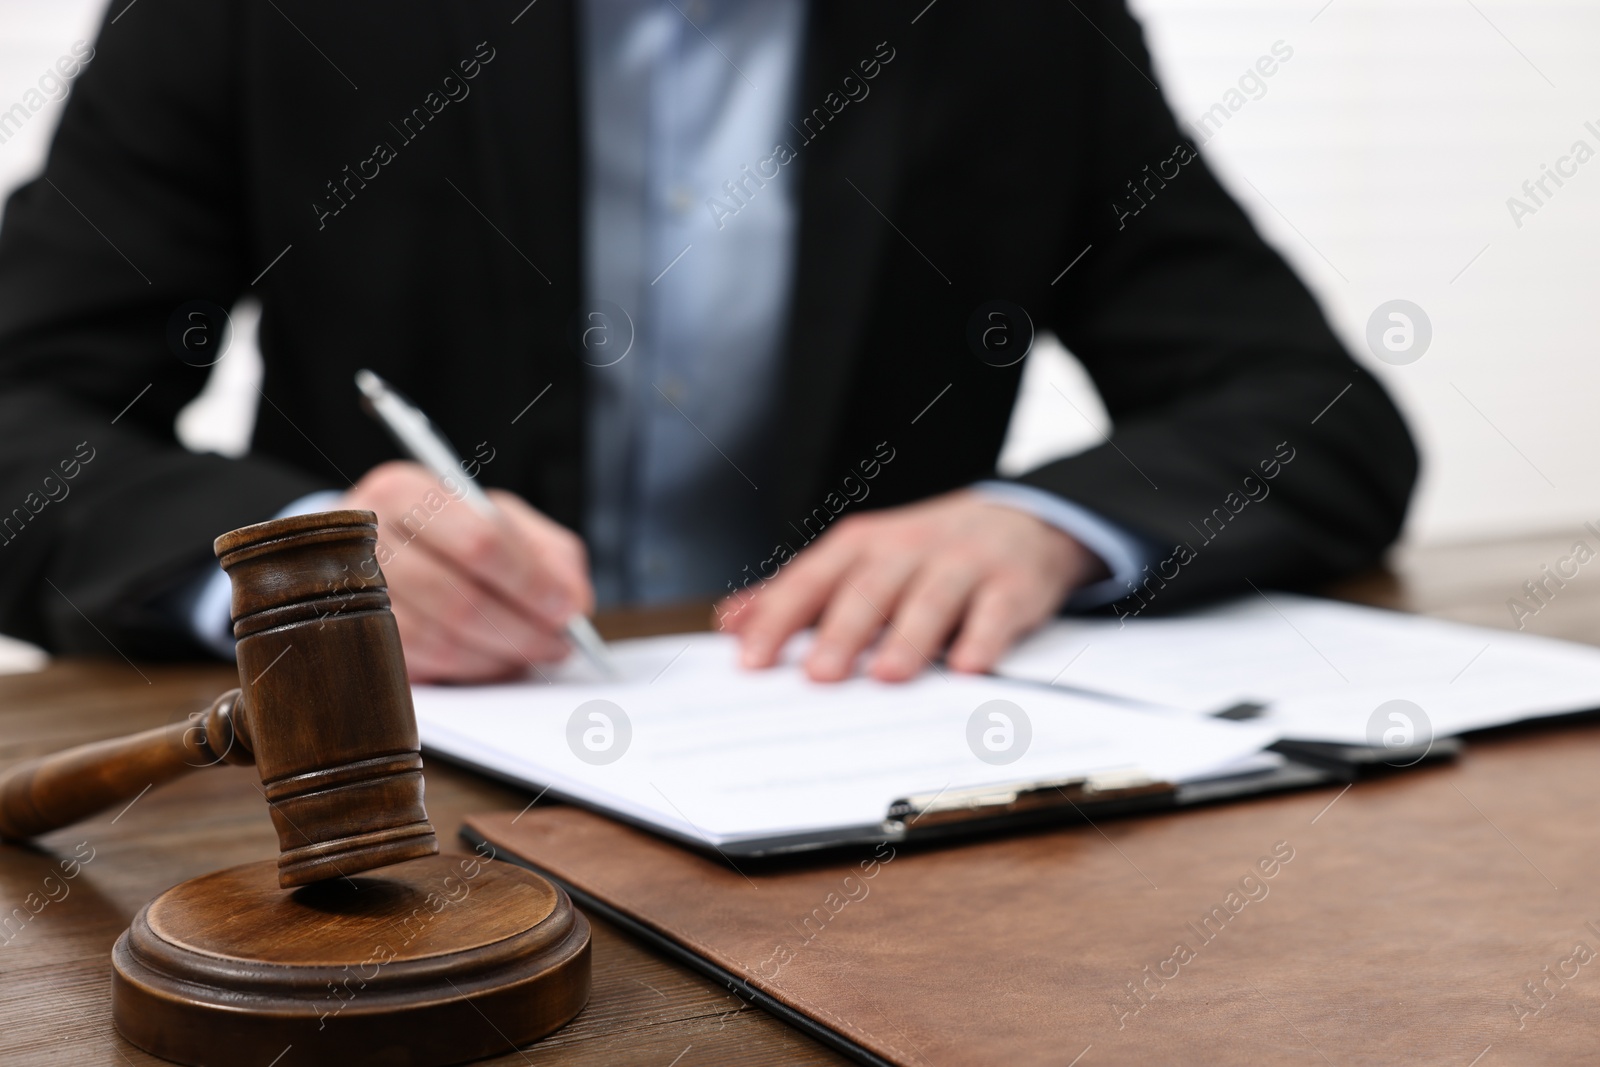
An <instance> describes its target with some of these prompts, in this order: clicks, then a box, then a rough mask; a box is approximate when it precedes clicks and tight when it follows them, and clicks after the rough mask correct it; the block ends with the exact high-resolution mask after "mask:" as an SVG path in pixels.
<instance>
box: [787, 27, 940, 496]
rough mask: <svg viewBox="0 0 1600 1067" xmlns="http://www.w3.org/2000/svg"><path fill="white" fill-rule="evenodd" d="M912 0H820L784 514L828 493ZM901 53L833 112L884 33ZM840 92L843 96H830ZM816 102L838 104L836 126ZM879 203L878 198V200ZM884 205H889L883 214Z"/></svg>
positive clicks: (896, 157) (892, 150) (806, 144)
mask: <svg viewBox="0 0 1600 1067" xmlns="http://www.w3.org/2000/svg"><path fill="white" fill-rule="evenodd" d="M901 7H902V5H898V4H871V5H863V4H851V3H848V2H846V0H812V4H811V13H810V24H809V26H808V28H807V41H806V59H805V68H804V70H805V73H804V76H803V78H802V87H801V91H800V97H799V101H798V104H797V114H796V116H795V119H794V123H793V126H794V127H795V128H796V129H795V133H796V136H797V138H798V143H795V144H794V147H795V148H796V150H797V152H798V153H799V163H800V168H801V170H800V240H799V250H798V260H797V263H796V269H795V284H794V292H793V295H792V301H791V306H790V312H789V327H788V334H787V338H786V344H785V355H784V394H783V395H784V408H783V415H782V427H783V429H782V436H781V438H780V440H782V441H783V453H782V455H783V459H782V466H781V479H780V489H779V501H778V503H779V507H780V508H781V509H782V510H781V511H780V513H779V515H777V516H775V519H776V520H777V521H778V522H779V523H780V525H781V522H782V519H783V517H785V516H793V515H796V514H801V513H804V512H807V511H809V510H810V509H811V508H812V507H813V506H814V505H816V504H817V503H819V499H820V496H821V483H822V480H823V478H824V477H825V472H824V471H823V469H822V468H823V465H824V464H825V463H827V462H828V459H829V454H830V451H831V446H832V445H833V443H834V437H835V434H836V431H837V429H838V427H839V423H840V419H841V417H842V414H843V411H844V407H845V404H846V402H847V399H848V392H849V389H850V379H851V371H852V368H853V365H854V363H855V362H856V361H857V360H858V359H859V358H860V353H859V346H860V337H861V331H862V329H863V325H864V316H865V314H866V310H867V307H868V304H869V301H870V298H871V296H872V292H871V290H872V280H873V278H874V277H875V276H876V274H877V271H878V268H879V265H880V263H881V260H882V253H883V248H884V241H885V240H886V238H892V237H893V231H892V229H891V227H890V225H889V224H888V223H887V222H885V221H884V216H887V217H888V218H890V219H892V218H894V215H895V202H896V200H897V192H898V182H899V174H900V150H899V149H900V143H901V137H900V135H901V130H902V128H903V126H904V122H903V116H904V114H905V112H906V107H907V101H908V99H909V95H910V91H911V88H912V86H911V73H912V71H911V69H910V66H911V64H910V62H909V56H908V54H907V53H908V52H909V49H908V48H906V47H903V46H904V45H905V44H906V38H907V33H906V29H907V27H908V26H909V18H902V17H901V15H902V14H903V12H902V11H901V10H900V9H901ZM882 41H887V42H888V44H889V46H890V47H893V48H895V50H896V55H895V58H894V60H893V61H892V62H891V63H890V64H888V65H885V66H883V67H882V68H881V69H880V71H879V74H878V76H877V77H876V78H874V79H873V80H872V81H870V82H867V83H866V84H867V85H869V86H870V90H871V91H870V92H869V93H868V94H867V95H866V96H865V97H864V98H863V99H861V100H860V101H857V102H851V103H848V104H845V105H844V106H843V107H842V108H841V109H840V111H839V113H838V114H836V115H831V110H830V108H829V107H828V104H829V103H830V102H831V103H832V104H833V105H834V106H835V107H838V106H839V104H838V101H839V100H841V99H844V91H843V87H842V82H843V80H844V79H845V77H846V76H851V75H853V76H854V77H855V78H856V79H857V81H860V80H861V70H860V69H859V67H858V64H859V63H860V62H861V61H862V60H870V59H872V58H873V53H874V50H875V49H876V47H877V46H878V43H879V42H882ZM830 94H833V95H832V96H830ZM813 109H819V110H820V111H821V112H822V113H823V114H830V115H831V118H830V119H829V121H828V122H827V123H826V125H821V126H820V128H819V123H818V122H817V121H815V119H813V121H812V122H811V123H810V124H809V125H807V124H806V122H805V120H806V119H807V117H810V116H812V115H813ZM869 201H870V202H869ZM880 211H881V212H882V213H883V214H882V215H880V214H879V212H880Z"/></svg>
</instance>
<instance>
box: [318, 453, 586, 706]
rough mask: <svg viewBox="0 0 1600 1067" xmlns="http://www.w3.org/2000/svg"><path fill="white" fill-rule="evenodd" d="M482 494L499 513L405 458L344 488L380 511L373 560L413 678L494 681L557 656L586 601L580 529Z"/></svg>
mask: <svg viewBox="0 0 1600 1067" xmlns="http://www.w3.org/2000/svg"><path fill="white" fill-rule="evenodd" d="M489 496H490V497H491V498H492V499H493V500H494V502H495V506H496V507H498V508H499V509H500V512H501V515H500V516H499V517H498V518H490V517H487V516H484V515H480V514H479V513H478V512H477V511H475V510H473V508H472V506H471V505H470V504H468V503H466V502H465V501H464V500H460V499H457V498H456V497H453V496H451V495H450V493H449V492H447V491H446V490H445V489H444V488H442V487H441V486H440V485H439V481H438V479H436V478H434V476H433V475H432V474H430V473H429V472H428V471H427V469H426V468H424V467H422V466H420V465H419V464H416V463H402V462H394V463H384V464H382V465H380V466H377V467H374V468H372V470H370V471H368V472H367V473H366V475H365V476H363V477H362V479H361V481H359V482H358V483H356V484H355V485H354V486H352V487H351V489H350V490H349V491H348V492H346V493H345V494H344V499H343V501H342V506H343V507H347V508H363V509H366V510H368V511H372V512H376V513H377V516H378V564H379V566H381V567H382V568H383V574H384V577H385V578H386V579H388V582H389V596H390V599H391V601H392V603H393V605H394V616H395V621H396V622H397V623H399V626H400V643H401V645H402V646H403V647H404V649H405V654H406V669H407V671H408V673H409V674H410V675H411V680H412V681H414V682H488V681H499V680H503V679H507V678H511V677H514V676H516V675H519V674H522V673H523V672H525V671H527V670H528V668H529V666H530V665H531V664H535V663H549V662H554V661H556V660H560V659H562V658H564V657H565V656H566V655H567V652H568V645H567V641H566V639H565V638H564V637H563V636H562V630H563V627H564V626H565V624H566V621H567V619H568V618H569V617H570V616H571V615H573V614H574V613H577V612H582V613H584V614H588V613H589V612H591V611H592V610H593V609H594V590H593V588H592V587H591V586H590V584H589V576H588V575H589V568H588V558H587V555H586V553H585V552H584V548H583V542H582V541H581V540H579V538H578V536H577V535H576V534H574V533H573V532H572V531H571V530H568V529H567V528H566V527H564V526H562V525H560V524H559V523H556V522H554V521H552V520H550V519H548V518H546V517H545V516H544V515H541V514H540V513H539V512H537V511H535V510H534V509H533V508H532V507H530V506H529V505H528V503H527V502H526V501H524V500H523V499H522V498H521V497H519V496H517V495H516V494H514V493H507V492H504V491H502V490H498V489H491V490H489ZM440 501H443V504H442V506H439V502H440ZM430 505H433V506H430Z"/></svg>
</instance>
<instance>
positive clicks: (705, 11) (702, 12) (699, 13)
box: [683, 0, 711, 22]
mask: <svg viewBox="0 0 1600 1067" xmlns="http://www.w3.org/2000/svg"><path fill="white" fill-rule="evenodd" d="M683 13H684V14H685V15H687V16H688V17H689V21H691V22H698V21H699V20H701V19H703V18H705V17H706V16H707V15H709V14H711V5H710V4H709V3H707V2H706V0H688V2H687V3H685V4H684V5H683Z"/></svg>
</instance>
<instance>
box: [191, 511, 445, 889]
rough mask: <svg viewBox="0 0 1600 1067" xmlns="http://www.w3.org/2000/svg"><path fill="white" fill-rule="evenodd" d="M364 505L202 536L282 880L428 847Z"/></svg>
mask: <svg viewBox="0 0 1600 1067" xmlns="http://www.w3.org/2000/svg"><path fill="white" fill-rule="evenodd" d="M377 533H378V527H377V517H376V516H375V515H373V513H372V512H370V511H330V512H323V513H321V514H315V515H299V516H294V517H291V518H287V519H274V520H273V521H271V522H263V523H258V524H257V525H255V526H246V527H244V528H243V529H239V530H234V531H233V532H232V533H227V534H223V535H222V536H221V537H219V538H217V540H216V553H217V558H218V560H220V561H221V563H222V567H223V569H224V570H225V571H227V572H228V576H229V578H230V579H231V580H232V582H233V633H234V636H235V637H236V638H238V658H239V686H240V689H241V691H242V697H241V700H240V703H241V705H242V713H241V712H240V711H235V713H234V715H233V723H232V726H233V729H234V731H235V732H236V733H237V734H238V735H239V737H240V740H241V741H243V742H244V743H245V744H246V745H247V746H248V748H249V749H250V751H251V752H252V753H254V756H255V763H256V767H257V768H258V769H259V770H260V773H261V787H262V791H263V792H264V793H265V795H266V798H267V806H268V808H269V809H270V810H271V813H272V821H273V824H274V826H276V827H277V831H278V847H279V850H280V855H279V857H278V882H279V884H280V885H281V886H283V887H284V888H286V889H287V888H291V887H293V886H300V885H306V884H309V883H311V882H319V881H323V880H325V879H329V878H338V877H341V876H346V875H352V874H356V873H357V872H360V871H365V870H370V869H372V868H374V867H383V866H386V865H388V864H391V863H399V862H401V861H403V860H409V859H415V858H417V857H419V856H428V855H432V854H434V853H436V852H438V851H439V842H438V839H437V838H436V837H435V836H434V832H433V826H432V824H431V823H429V822H428V813H427V811H426V810H425V809H424V808H423V804H422V788H423V787H422V756H421V755H420V753H419V751H418V749H419V747H420V745H419V741H418V738H417V721H416V715H415V713H414V711H413V710H412V707H411V689H410V687H409V686H408V685H407V683H406V668H405V659H404V657H403V655H402V654H401V651H400V632H399V630H398V629H397V628H396V627H395V621H394V615H393V614H391V613H390V611H389V593H388V588H387V586H386V584H385V582H384V578H383V573H382V572H381V571H380V570H379V569H378V563H377V559H376V557H375V554H374V553H375V550H376V547H377Z"/></svg>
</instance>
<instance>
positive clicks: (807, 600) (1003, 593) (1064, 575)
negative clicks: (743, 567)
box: [717, 490, 1105, 681]
mask: <svg viewBox="0 0 1600 1067" xmlns="http://www.w3.org/2000/svg"><path fill="white" fill-rule="evenodd" d="M1104 574H1105V565H1104V564H1103V563H1102V562H1101V561H1100V559H1099V557H1098V556H1096V555H1094V554H1093V553H1092V552H1090V551H1089V550H1088V549H1087V548H1084V547H1083V545H1081V544H1079V543H1078V542H1077V541H1076V540H1074V539H1073V538H1072V537H1070V536H1068V535H1067V534H1065V533H1063V532H1062V531H1060V530H1059V529H1057V528H1056V527H1054V526H1051V525H1050V524H1049V523H1046V522H1044V521H1043V520H1041V519H1037V518H1034V517H1033V516H1032V515H1029V514H1028V513H1026V512H1024V511H1019V510H1017V509H1016V508H1011V507H1007V506H1005V505H1002V504H995V503H990V502H988V501H986V500H985V499H984V498H983V497H982V496H980V495H979V494H977V493H975V492H972V491H971V490H960V491H958V492H954V493H949V494H947V495H945V496H940V497H935V498H933V499H932V500H926V501H923V502H921V503H918V504H912V505H909V506H907V507H901V508H891V509H886V510H884V511H880V512H869V513H866V514H862V515H854V516H850V517H848V518H844V519H841V520H839V522H837V523H836V524H835V525H834V526H833V527H832V528H831V529H830V530H828V532H827V533H825V534H824V535H823V536H822V537H821V538H820V539H819V540H818V541H817V543H816V544H815V545H813V546H812V547H810V548H808V549H806V550H805V551H804V552H802V553H801V554H800V555H799V556H798V557H796V558H795V560H794V562H793V563H790V564H789V565H788V566H787V568H785V570H784V572H783V573H781V574H779V575H778V577H777V578H775V579H773V580H772V581H771V582H770V583H768V584H767V585H766V586H764V587H762V588H761V589H759V590H757V591H755V592H754V595H753V596H750V597H749V598H748V599H747V600H741V599H739V598H738V597H737V596H735V597H729V598H727V599H725V600H724V601H722V602H721V603H720V604H719V605H717V615H718V617H719V618H721V619H722V620H723V626H724V628H725V629H727V630H731V631H733V632H735V633H737V634H739V635H740V637H741V639H742V643H743V660H744V664H745V666H747V667H768V666H771V665H772V663H773V662H774V660H775V659H776V658H777V655H778V652H779V650H780V649H781V648H782V647H783V644H784V642H785V641H787V640H788V639H789V637H790V636H792V635H793V634H794V633H795V632H796V631H798V630H800V629H802V628H804V627H806V626H809V625H811V624H812V623H814V622H817V620H818V619H819V618H820V619H821V622H820V623H819V624H818V626H817V635H816V643H815V644H814V645H813V646H812V648H811V651H810V653H809V654H808V655H807V657H806V662H805V667H806V673H808V674H809V675H810V676H811V677H812V678H813V679H815V680H817V681H835V680H838V679H841V678H845V677H847V676H849V674H850V673H851V671H852V670H853V668H854V666H855V661H856V658H857V657H858V656H859V655H860V653H861V651H862V650H863V649H864V648H866V647H867V646H868V645H869V644H871V643H872V641H873V640H874V639H875V638H877V637H878V636H879V634H880V632H882V631H883V630H884V628H885V627H888V632H887V633H886V634H884V635H883V640H882V642H881V643H880V644H879V646H878V649H877V652H876V653H875V654H874V655H873V657H872V661H871V663H870V665H869V667H868V670H869V673H870V674H871V675H872V676H873V677H874V678H879V679H882V680H884V681H902V680H904V679H907V678H910V677H911V676H913V675H914V674H916V673H917V672H918V671H920V670H921V669H922V668H923V667H924V666H927V665H930V664H931V663H932V662H933V661H934V660H936V659H937V658H938V657H939V653H940V652H942V651H943V650H944V648H945V647H946V645H947V643H950V641H951V636H952V634H954V635H955V639H954V643H953V644H950V652H949V656H948V662H949V664H950V666H951V667H952V668H954V669H955V670H958V671H970V672H981V671H986V670H988V669H989V668H991V667H992V666H994V664H995V662H996V661H998V660H999V659H1000V657H1001V655H1003V654H1004V653H1005V651H1006V649H1007V648H1009V647H1010V646H1011V644H1012V642H1014V641H1015V640H1016V639H1017V638H1018V637H1020V636H1022V635H1023V634H1024V633H1027V632H1028V631H1029V630H1031V629H1033V628H1034V627H1035V626H1037V625H1038V624H1039V623H1041V622H1043V621H1044V620H1045V619H1047V618H1049V617H1050V615H1051V614H1053V613H1054V612H1055V611H1056V609H1057V608H1059V607H1060V606H1061V603H1062V601H1064V600H1065V599H1066V597H1067V594H1068V593H1070V592H1071V591H1072V590H1073V589H1075V588H1077V587H1078V586H1080V585H1083V584H1085V583H1086V582H1089V581H1092V580H1094V579H1096V578H1099V577H1102V576H1104Z"/></svg>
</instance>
